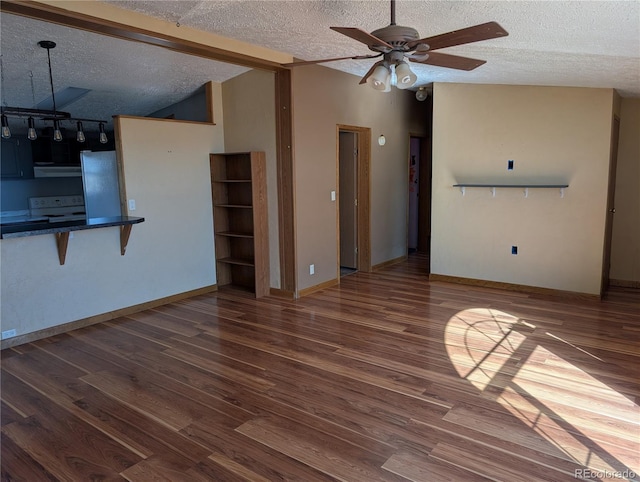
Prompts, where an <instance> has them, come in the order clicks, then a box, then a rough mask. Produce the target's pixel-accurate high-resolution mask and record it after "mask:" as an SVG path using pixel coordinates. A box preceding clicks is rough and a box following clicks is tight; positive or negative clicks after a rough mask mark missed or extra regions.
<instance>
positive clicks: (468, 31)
mask: <svg viewBox="0 0 640 482" xmlns="http://www.w3.org/2000/svg"><path fill="white" fill-rule="evenodd" d="M507 35H509V33H508V32H507V31H506V30H505V29H503V28H502V27H501V26H500V25H499V24H498V23H496V22H487V23H483V24H480V25H475V26H473V27H467V28H462V29H460V30H454V31H453V32H449V33H443V34H440V35H436V36H434V37H427V38H423V39H420V40H414V41H413V42H409V43H408V44H407V45H408V46H409V49H414V48H416V47H417V46H418V45H420V44H427V45H428V46H429V50H437V49H443V48H446V47H453V46H454V45H463V44H469V43H472V42H479V41H481V40H489V39H493V38H500V37H506V36H507Z"/></svg>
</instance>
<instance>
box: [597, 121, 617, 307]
mask: <svg viewBox="0 0 640 482" xmlns="http://www.w3.org/2000/svg"><path fill="white" fill-rule="evenodd" d="M619 138H620V119H619V118H618V116H614V118H613V123H612V126H611V151H610V157H609V186H608V189H607V218H606V222H605V235H604V250H603V259H602V281H601V282H600V297H601V298H602V297H603V296H604V295H605V294H606V292H607V290H608V289H609V271H610V270H611V240H612V237H613V215H614V214H615V212H616V208H615V198H616V170H617V169H616V168H617V165H618V142H619Z"/></svg>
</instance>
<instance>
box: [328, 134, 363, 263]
mask: <svg viewBox="0 0 640 482" xmlns="http://www.w3.org/2000/svg"><path fill="white" fill-rule="evenodd" d="M336 127H337V130H336V144H337V149H336V177H337V180H338V182H337V185H338V203H337V221H338V227H337V228H338V229H337V231H338V233H337V234H338V242H337V250H338V263H337V264H338V267H337V268H338V271H343V274H346V273H352V272H353V271H356V270H357V271H367V272H368V271H371V219H370V216H371V208H370V205H371V199H370V192H371V180H370V172H371V129H369V128H368V127H358V126H349V125H341V124H340V125H338V126H336ZM341 267H344V268H345V269H344V270H343V269H341Z"/></svg>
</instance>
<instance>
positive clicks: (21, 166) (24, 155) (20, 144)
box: [0, 136, 33, 179]
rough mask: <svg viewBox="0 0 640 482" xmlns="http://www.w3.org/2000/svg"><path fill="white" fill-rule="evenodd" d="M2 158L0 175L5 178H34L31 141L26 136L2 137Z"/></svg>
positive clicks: (0, 154)
mask: <svg viewBox="0 0 640 482" xmlns="http://www.w3.org/2000/svg"><path fill="white" fill-rule="evenodd" d="M1 146H2V147H1V151H0V158H1V159H2V165H1V166H0V176H2V178H3V179H31V178H33V162H32V160H31V148H32V146H31V141H29V140H28V139H27V138H26V137H24V138H22V137H17V136H14V137H10V138H9V139H2V144H1Z"/></svg>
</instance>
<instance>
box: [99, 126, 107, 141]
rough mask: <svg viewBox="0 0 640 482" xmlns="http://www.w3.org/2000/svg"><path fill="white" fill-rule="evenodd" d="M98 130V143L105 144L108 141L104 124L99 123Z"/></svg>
mask: <svg viewBox="0 0 640 482" xmlns="http://www.w3.org/2000/svg"><path fill="white" fill-rule="evenodd" d="M98 128H99V129H100V143H101V144H106V143H107V141H108V139H107V134H106V133H105V132H104V123H103V122H100V124H98Z"/></svg>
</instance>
